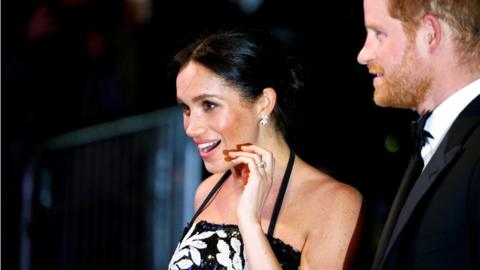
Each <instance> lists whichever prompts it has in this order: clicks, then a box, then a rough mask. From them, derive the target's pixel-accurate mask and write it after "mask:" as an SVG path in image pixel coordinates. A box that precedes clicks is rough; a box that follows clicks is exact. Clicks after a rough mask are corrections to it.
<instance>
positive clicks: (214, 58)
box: [173, 30, 304, 136]
mask: <svg viewBox="0 0 480 270" xmlns="http://www.w3.org/2000/svg"><path fill="white" fill-rule="evenodd" d="M191 61H194V62H196V63H199V64H201V65H203V66H204V67H206V68H208V69H209V70H211V71H212V72H213V73H215V74H216V75H217V76H219V77H220V78H223V79H224V80H225V81H226V82H227V83H229V84H231V85H232V86H233V87H234V88H235V89H238V90H239V91H240V94H241V96H242V97H244V98H245V99H246V100H247V101H251V102H253V101H255V100H256V99H257V98H258V97H259V96H260V95H262V93H263V92H262V91H263V89H265V88H267V87H271V88H273V89H275V91H276V93H277V103H276V105H275V107H274V109H273V112H272V115H271V118H272V119H273V121H274V123H275V124H276V127H277V128H278V129H279V130H280V131H281V132H282V134H283V135H284V136H285V135H286V131H287V127H288V126H289V125H290V124H291V120H290V119H291V117H290V116H292V115H295V111H294V110H295V109H296V106H295V101H296V100H297V94H298V92H299V91H300V90H301V89H302V88H303V87H304V84H303V81H302V80H301V73H302V68H301V66H300V64H299V63H298V61H297V60H296V59H294V58H293V57H291V55H290V54H289V53H288V51H287V49H286V48H285V46H284V45H283V44H282V43H281V42H280V41H279V40H277V39H276V38H275V37H273V35H271V34H269V33H267V32H264V31H261V30H227V31H220V32H215V33H210V34H207V35H205V36H203V37H201V38H199V39H198V40H196V41H194V42H193V43H191V44H190V45H188V46H187V47H186V48H184V49H183V50H181V51H180V52H179V53H178V54H177V55H176V56H175V58H174V61H173V64H174V69H175V70H174V72H175V74H176V73H178V72H179V70H180V69H181V68H182V67H184V66H186V65H187V64H188V63H189V62H191Z"/></svg>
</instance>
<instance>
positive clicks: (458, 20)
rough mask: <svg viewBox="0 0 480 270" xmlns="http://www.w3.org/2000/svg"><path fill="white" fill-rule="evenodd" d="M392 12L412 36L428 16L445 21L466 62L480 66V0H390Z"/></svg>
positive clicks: (463, 60)
mask: <svg viewBox="0 0 480 270" xmlns="http://www.w3.org/2000/svg"><path fill="white" fill-rule="evenodd" d="M388 1H389V6H388V8H389V13H390V15H391V16H392V17H393V18H396V19H398V20H400V21H402V22H403V26H404V29H405V31H406V32H407V34H408V35H410V37H411V36H413V34H414V33H415V31H416V30H417V28H418V26H419V24H420V20H421V19H422V17H423V16H424V15H425V14H431V15H434V16H436V17H438V18H440V19H441V20H443V21H445V22H446V23H447V24H448V25H449V26H450V28H451V29H452V31H453V34H454V38H455V42H456V44H455V46H456V49H457V51H458V53H459V54H460V57H461V61H462V62H464V63H471V62H474V63H476V65H478V63H480V0H388Z"/></svg>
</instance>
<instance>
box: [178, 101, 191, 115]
mask: <svg viewBox="0 0 480 270" xmlns="http://www.w3.org/2000/svg"><path fill="white" fill-rule="evenodd" d="M178 105H179V106H180V107H182V111H183V114H185V115H187V116H189V115H190V107H188V106H187V105H185V103H179V104H178Z"/></svg>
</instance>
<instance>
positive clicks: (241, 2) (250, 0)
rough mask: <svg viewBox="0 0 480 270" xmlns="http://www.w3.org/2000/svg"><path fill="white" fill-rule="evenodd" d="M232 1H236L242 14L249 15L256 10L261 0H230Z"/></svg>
mask: <svg viewBox="0 0 480 270" xmlns="http://www.w3.org/2000/svg"><path fill="white" fill-rule="evenodd" d="M232 2H237V3H238V6H239V7H240V10H241V11H242V12H243V13H244V14H247V15H251V14H254V13H255V12H257V10H258V9H259V8H260V6H261V5H262V3H263V0H232Z"/></svg>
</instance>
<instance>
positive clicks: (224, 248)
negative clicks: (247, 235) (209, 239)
mask: <svg viewBox="0 0 480 270" xmlns="http://www.w3.org/2000/svg"><path fill="white" fill-rule="evenodd" d="M230 246H231V247H232V248H233V252H234V253H233V258H232V259H230V254H231V250H230ZM230 246H229V245H228V244H227V242H225V241H224V240H219V241H218V243H217V249H218V251H219V253H217V256H216V257H217V261H218V263H219V264H221V265H223V266H225V267H227V269H228V270H243V266H242V259H241V258H240V251H241V249H242V243H241V242H240V240H238V239H237V238H235V237H232V239H230Z"/></svg>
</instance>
